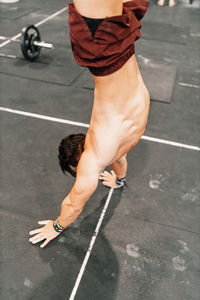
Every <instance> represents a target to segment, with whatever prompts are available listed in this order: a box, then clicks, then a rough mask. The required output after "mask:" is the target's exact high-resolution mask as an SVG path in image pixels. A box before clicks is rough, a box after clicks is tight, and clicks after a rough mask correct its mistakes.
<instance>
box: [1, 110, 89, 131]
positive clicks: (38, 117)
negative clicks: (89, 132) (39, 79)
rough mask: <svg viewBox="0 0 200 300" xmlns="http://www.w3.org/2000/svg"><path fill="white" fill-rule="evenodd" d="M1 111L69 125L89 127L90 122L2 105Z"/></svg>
mask: <svg viewBox="0 0 200 300" xmlns="http://www.w3.org/2000/svg"><path fill="white" fill-rule="evenodd" d="M0 111H5V112H9V113H13V114H17V115H22V116H27V117H32V118H36V119H41V120H47V121H51V122H57V123H63V124H69V125H74V126H80V127H87V128H89V124H85V123H81V122H74V121H69V120H65V119H60V118H53V117H49V116H45V115H39V114H34V113H30V112H25V111H21V110H16V109H10V108H5V107H0Z"/></svg>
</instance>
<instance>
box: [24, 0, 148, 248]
mask: <svg viewBox="0 0 200 300" xmlns="http://www.w3.org/2000/svg"><path fill="white" fill-rule="evenodd" d="M148 5H149V2H147V1H145V0H132V1H126V2H124V3H123V1H122V0H74V2H73V3H71V4H69V24H70V38H71V44H72V51H73V54H74V57H75V60H76V62H77V63H78V64H80V65H81V66H85V67H88V68H89V70H90V71H91V73H92V74H93V78H94V82H95V90H94V105H93V109H92V115H91V120H90V126H89V129H88V132H87V134H86V137H85V136H84V135H82V134H80V135H71V136H68V137H66V138H64V139H63V140H62V142H61V144H60V146H59V160H60V165H61V168H62V170H63V171H64V172H65V171H68V172H69V173H71V174H72V175H73V176H76V181H75V183H74V186H73V187H72V189H71V191H70V193H69V194H68V195H67V197H66V198H65V199H64V200H63V202H62V206H61V213H60V216H59V217H58V218H57V219H56V220H55V221H52V220H46V221H39V222H38V223H39V224H40V225H45V226H44V227H42V228H39V229H36V230H33V231H31V232H30V234H31V235H34V236H33V237H31V238H30V242H32V243H33V244H35V243H38V242H40V241H43V240H45V241H44V242H43V243H42V245H41V246H40V247H41V248H43V247H45V246H46V245H47V244H48V243H49V242H50V241H51V240H52V239H54V238H55V237H57V236H58V235H59V234H60V233H61V232H62V231H63V230H65V229H66V228H67V227H68V226H69V224H71V223H72V222H73V221H74V220H75V219H76V218H77V217H78V216H79V214H80V213H81V211H82V209H83V207H84V205H85V203H86V202H87V201H88V200H89V198H90V197H91V195H92V194H93V193H94V191H95V190H96V188H97V185H98V180H99V178H100V179H101V180H103V184H104V185H106V186H109V187H113V188H117V187H120V186H122V185H123V182H124V178H125V176H126V171H127V160H126V154H127V153H128V152H129V151H130V150H131V149H132V148H133V147H134V146H135V145H136V144H137V143H138V141H139V140H140V138H141V136H142V134H143V133H144V130H145V127H146V123H147V119H148V113H149V102H150V96H149V92H148V90H147V88H146V86H145V84H144V82H143V79H142V76H141V74H140V70H139V68H138V64H137V61H136V58H135V55H134V53H135V47H134V41H136V40H137V39H138V38H140V36H141V33H140V30H139V29H140V28H141V23H140V22H139V20H140V19H141V18H142V17H143V16H144V14H145V12H146V10H147V7H148ZM109 165H111V166H112V169H113V170H114V172H111V173H109V172H103V170H104V169H105V167H106V166H109ZM115 174H116V175H115ZM116 177H117V180H116Z"/></svg>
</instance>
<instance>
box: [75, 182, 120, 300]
mask: <svg viewBox="0 0 200 300" xmlns="http://www.w3.org/2000/svg"><path fill="white" fill-rule="evenodd" d="M113 191H114V189H112V188H111V189H110V191H109V194H108V197H107V199H106V203H105V205H104V208H103V210H102V213H101V215H100V218H99V221H98V223H97V226H96V229H95V231H94V234H93V236H92V239H91V241H90V245H89V248H88V250H87V252H86V255H85V258H84V261H83V263H82V266H81V269H80V271H79V274H78V277H77V279H76V282H75V285H74V288H73V290H72V293H71V296H70V298H69V300H74V297H75V296H76V292H77V290H78V287H79V285H80V282H81V279H82V276H83V273H84V271H85V268H86V265H87V262H88V259H89V257H90V254H91V252H92V248H93V246H94V243H95V240H96V238H97V235H98V233H99V229H100V227H101V224H102V221H103V218H104V216H105V213H106V210H107V208H108V205H109V203H110V199H111V197H112V194H113Z"/></svg>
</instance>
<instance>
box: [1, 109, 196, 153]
mask: <svg viewBox="0 0 200 300" xmlns="http://www.w3.org/2000/svg"><path fill="white" fill-rule="evenodd" d="M0 111H4V112H9V113H13V114H18V115H23V116H27V117H32V118H37V119H43V120H47V121H52V122H57V123H64V124H69V125H74V126H80V127H87V128H89V124H85V123H80V122H74V121H70V120H65V119H60V118H54V117H49V116H46V115H40V114H35V113H30V112H25V111H21V110H16V109H11V108H7V107H2V106H0ZM141 139H142V140H146V141H150V142H155V143H159V144H166V145H170V146H174V147H179V148H185V149H189V150H194V151H200V147H198V146H193V145H187V144H182V143H177V142H173V141H168V140H163V139H159V138H154V137H150V136H145V135H143V136H142V137H141Z"/></svg>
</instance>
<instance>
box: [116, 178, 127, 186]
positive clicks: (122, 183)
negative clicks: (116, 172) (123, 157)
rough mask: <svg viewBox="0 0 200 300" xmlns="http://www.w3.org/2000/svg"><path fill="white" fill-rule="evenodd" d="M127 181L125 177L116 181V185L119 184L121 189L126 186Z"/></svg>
mask: <svg viewBox="0 0 200 300" xmlns="http://www.w3.org/2000/svg"><path fill="white" fill-rule="evenodd" d="M125 181H126V177H123V178H118V177H117V178H116V180H115V183H116V184H117V188H120V187H122V186H124V184H125Z"/></svg>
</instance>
